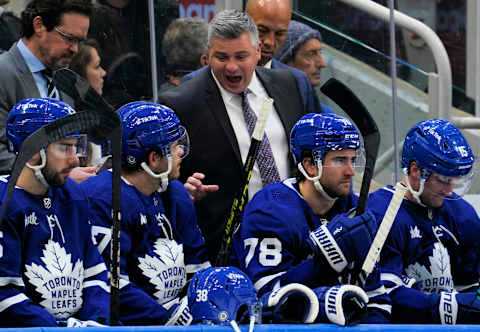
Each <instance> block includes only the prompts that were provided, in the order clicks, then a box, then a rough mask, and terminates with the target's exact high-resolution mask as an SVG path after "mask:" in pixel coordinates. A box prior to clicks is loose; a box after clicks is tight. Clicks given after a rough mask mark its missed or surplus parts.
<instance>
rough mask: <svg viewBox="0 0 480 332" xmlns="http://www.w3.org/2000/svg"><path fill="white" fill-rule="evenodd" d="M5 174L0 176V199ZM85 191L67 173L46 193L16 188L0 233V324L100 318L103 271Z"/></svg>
mask: <svg viewBox="0 0 480 332" xmlns="http://www.w3.org/2000/svg"><path fill="white" fill-rule="evenodd" d="M7 179H8V177H2V178H0V180H1V181H0V192H2V193H3V196H2V200H3V199H4V195H5V194H6V188H7V182H6V181H7ZM89 211H90V208H89V205H88V200H87V197H86V195H85V193H84V192H83V191H82V190H81V188H80V187H79V185H78V184H76V183H75V182H73V181H72V180H70V179H68V178H67V182H66V184H65V185H64V186H63V187H59V188H52V187H50V188H49V189H48V193H47V194H46V195H45V196H38V195H33V194H30V193H28V192H26V191H24V190H23V189H20V188H16V189H15V191H14V193H13V196H12V200H11V202H10V205H9V208H8V212H7V214H6V216H5V218H4V220H3V223H2V226H1V232H0V236H1V238H0V322H1V323H0V324H1V325H2V326H17V327H19V326H56V325H57V322H60V321H66V319H67V318H69V317H75V318H78V319H80V320H95V321H99V322H102V323H105V322H106V320H107V319H108V318H109V308H110V296H109V288H108V286H107V284H106V282H107V270H106V266H105V263H104V262H103V260H102V258H101V257H100V255H99V253H98V250H97V248H96V247H95V246H94V245H93V243H92V238H91V235H90V234H91V230H90V229H91V227H90V224H89V221H88V212H89Z"/></svg>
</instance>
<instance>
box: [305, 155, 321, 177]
mask: <svg viewBox="0 0 480 332" xmlns="http://www.w3.org/2000/svg"><path fill="white" fill-rule="evenodd" d="M302 166H303V169H305V171H306V172H307V174H308V176H311V177H313V176H316V175H317V174H318V167H317V164H316V163H315V162H314V161H313V159H312V157H304V158H303V159H302Z"/></svg>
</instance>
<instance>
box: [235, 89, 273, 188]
mask: <svg viewBox="0 0 480 332" xmlns="http://www.w3.org/2000/svg"><path fill="white" fill-rule="evenodd" d="M249 92H250V89H246V90H245V91H243V92H242V93H241V97H242V111H243V117H244V119H245V123H246V124H247V129H248V133H249V134H250V137H251V136H252V134H253V129H254V128H255V124H256V123H257V115H256V114H255V112H254V111H253V110H252V108H251V107H250V104H249V102H248V98H247V94H248V93H249ZM257 165H258V168H259V170H260V178H261V179H262V184H263V186H266V185H267V184H270V183H275V182H279V181H280V175H279V173H278V169H277V165H276V164H275V159H274V158H273V153H272V148H271V147H270V142H269V140H268V137H267V135H266V134H264V135H263V140H262V144H261V145H260V150H259V151H258V157H257Z"/></svg>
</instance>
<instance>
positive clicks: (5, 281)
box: [0, 277, 25, 287]
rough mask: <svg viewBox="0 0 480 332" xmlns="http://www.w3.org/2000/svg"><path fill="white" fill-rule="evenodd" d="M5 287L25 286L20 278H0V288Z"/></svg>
mask: <svg viewBox="0 0 480 332" xmlns="http://www.w3.org/2000/svg"><path fill="white" fill-rule="evenodd" d="M7 285H15V286H21V287H23V286H25V284H24V283H23V279H22V278H15V277H1V278H0V287H2V286H7Z"/></svg>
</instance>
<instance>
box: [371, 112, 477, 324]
mask: <svg viewBox="0 0 480 332" xmlns="http://www.w3.org/2000/svg"><path fill="white" fill-rule="evenodd" d="M473 165H474V156H473V153H472V150H471V149H470V146H469V145H468V142H467V141H466V139H465V138H464V137H463V135H462V133H461V132H460V131H459V130H458V129H457V128H455V126H454V125H452V124H451V123H449V122H448V121H445V120H439V119H433V120H426V121H421V122H419V123H418V124H416V125H415V126H414V127H413V128H411V129H410V130H409V131H408V133H407V135H406V138H405V142H404V145H403V150H402V168H403V170H404V173H405V176H404V178H403V180H402V182H401V184H402V185H404V186H406V187H407V188H408V191H407V193H406V195H405V197H404V199H403V201H402V204H401V206H400V209H399V210H398V213H397V215H396V218H395V221H394V223H393V226H392V229H391V230H390V234H389V237H388V238H387V242H386V243H385V245H384V247H383V249H382V252H381V259H380V265H381V267H382V276H381V278H382V280H384V282H385V287H387V290H388V291H389V293H390V297H391V299H392V321H393V322H395V323H404V324H405V323H410V324H413V323H442V324H455V323H459V324H466V323H478V322H480V301H479V300H478V299H476V290H477V288H478V275H479V270H478V264H479V257H480V256H479V253H480V251H479V242H478V239H479V238H480V220H479V218H478V216H477V214H476V213H475V211H474V209H473V207H472V206H471V205H470V204H469V203H467V202H466V201H465V200H463V199H462V198H461V195H462V194H463V193H464V192H465V190H466V189H467V188H468V187H469V185H470V182H471V179H472V173H473V172H472V168H473ZM393 192H394V188H392V187H391V186H387V187H385V188H383V189H380V190H378V191H376V192H375V193H373V194H371V195H370V198H369V200H368V205H369V207H370V208H371V209H372V211H373V212H374V214H375V215H376V217H377V218H378V220H381V219H382V218H383V215H384V214H385V210H386V208H387V206H388V204H389V202H390V200H391V197H392V195H393ZM472 290H473V291H472ZM457 291H458V292H459V293H457Z"/></svg>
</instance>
